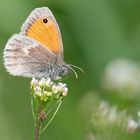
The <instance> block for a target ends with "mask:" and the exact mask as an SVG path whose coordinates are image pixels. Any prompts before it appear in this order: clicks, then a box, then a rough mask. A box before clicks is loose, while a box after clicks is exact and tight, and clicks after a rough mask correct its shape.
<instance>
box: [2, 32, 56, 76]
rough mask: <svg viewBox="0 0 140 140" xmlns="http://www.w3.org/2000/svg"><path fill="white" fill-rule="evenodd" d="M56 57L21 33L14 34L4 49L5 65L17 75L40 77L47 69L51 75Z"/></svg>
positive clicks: (11, 72)
mask: <svg viewBox="0 0 140 140" xmlns="http://www.w3.org/2000/svg"><path fill="white" fill-rule="evenodd" d="M55 59H56V56H55V54H54V53H51V52H50V51H49V50H47V49H46V48H45V47H44V46H42V45H41V44H39V43H37V42H35V41H34V40H32V39H31V38H28V37H25V36H22V35H20V34H16V35H13V36H12V37H11V38H10V39H9V41H8V42H7V44H6V47H5V50H4V65H5V67H6V69H7V71H8V72H9V73H10V74H12V75H17V76H25V77H33V76H34V77H38V78H40V77H43V76H44V73H43V72H45V71H47V70H48V75H49V69H50V67H51V65H54V63H55V61H56V60H55ZM44 70H45V71H44ZM45 76H47V75H45Z"/></svg>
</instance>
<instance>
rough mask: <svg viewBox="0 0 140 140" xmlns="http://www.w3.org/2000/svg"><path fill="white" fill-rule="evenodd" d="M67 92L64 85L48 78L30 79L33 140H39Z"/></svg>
mask: <svg viewBox="0 0 140 140" xmlns="http://www.w3.org/2000/svg"><path fill="white" fill-rule="evenodd" d="M67 92H68V88H67V87H66V84H63V83H60V82H53V81H52V80H51V79H50V78H48V79H44V78H42V79H41V80H37V79H35V78H33V79H32V81H31V107H32V113H33V119H34V125H35V140H39V136H40V134H41V133H42V132H44V131H45V130H46V128H47V127H48V126H49V124H50V123H51V121H52V120H53V118H54V117H55V115H56V113H57V112H58V110H59V108H60V106H61V103H62V99H63V97H64V96H66V95H67Z"/></svg>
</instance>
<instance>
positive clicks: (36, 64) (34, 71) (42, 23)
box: [4, 7, 80, 79]
mask: <svg viewBox="0 0 140 140" xmlns="http://www.w3.org/2000/svg"><path fill="white" fill-rule="evenodd" d="M4 65H5V67H6V69H7V71H8V72H9V73H10V74H12V75H16V76H25V77H36V78H42V77H44V78H47V77H50V78H51V79H56V78H57V77H59V76H65V75H67V74H68V73H69V72H70V71H71V70H72V71H73V72H74V73H75V75H76V77H77V74H76V72H75V71H74V70H73V69H72V68H71V67H70V66H73V67H76V66H74V65H71V64H66V63H65V62H64V61H63V43H62V38H61V33H60V30H59V26H58V24H57V22H56V20H55V18H54V16H53V14H52V12H51V11H50V10H49V8H47V7H42V8H36V9H35V10H33V11H32V12H31V14H30V15H29V17H28V18H27V20H26V21H25V23H24V24H23V25H22V27H21V32H20V33H19V34H14V35H13V36H12V37H11V38H10V39H9V40H8V42H7V44H6V46H5V49H4ZM76 68H78V67H76ZM78 69H80V68H78Z"/></svg>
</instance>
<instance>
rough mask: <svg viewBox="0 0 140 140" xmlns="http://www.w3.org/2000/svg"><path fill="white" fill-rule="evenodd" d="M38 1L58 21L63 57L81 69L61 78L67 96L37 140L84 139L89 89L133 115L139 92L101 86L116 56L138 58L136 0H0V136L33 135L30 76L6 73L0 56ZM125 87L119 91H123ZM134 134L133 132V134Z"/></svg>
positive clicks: (26, 138) (17, 139) (24, 138)
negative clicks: (50, 11)
mask: <svg viewBox="0 0 140 140" xmlns="http://www.w3.org/2000/svg"><path fill="white" fill-rule="evenodd" d="M42 6H47V7H49V8H50V9H51V10H52V12H53V13H54V15H55V17H56V19H57V21H58V24H59V26H60V30H61V33H62V38H63V44H64V55H65V61H66V62H67V63H71V64H74V65H77V66H80V67H81V68H83V69H84V71H85V74H82V73H80V72H78V75H79V78H78V79H75V77H74V76H71V77H69V78H67V79H66V80H65V82H66V83H67V85H68V87H69V93H68V96H67V97H66V98H65V99H64V102H63V104H62V107H61V109H60V111H59V113H58V114H57V116H56V118H55V119H54V121H53V122H52V124H51V125H50V126H49V128H48V129H47V131H46V133H44V134H43V135H42V137H41V139H42V140H43V139H44V140H45V139H49V140H55V139H57V140H65V139H66V140H85V139H86V138H85V136H86V133H87V125H86V123H85V122H86V121H87V120H86V119H83V118H84V117H83V116H84V115H85V114H84V113H81V105H80V104H81V99H83V98H86V95H87V94H88V93H89V92H93V96H94V95H95V94H96V95H97V96H99V97H100V100H106V101H107V102H109V103H110V104H111V105H115V106H118V108H119V109H120V110H124V109H126V110H127V111H128V114H130V115H132V116H134V117H135V116H136V114H137V112H138V111H139V110H140V95H139V94H137V95H136V96H135V97H133V98H131V99H130V98H129V99H128V98H124V97H122V96H121V94H118V92H120V91H117V90H116V89H115V90H114V89H113V90H109V89H106V88H104V86H102V79H103V75H104V72H105V69H106V67H107V66H108V64H109V63H110V62H112V61H113V60H115V59H118V58H125V59H130V60H133V62H136V63H137V65H139V63H140V1H139V0H133V1H132V0H69V1H67V0H24V1H22V0H0V54H1V61H0V140H31V139H33V135H34V132H33V121H32V114H31V108H30V89H29V86H30V85H29V83H30V79H27V78H22V77H13V76H10V75H9V74H8V73H7V72H6V70H5V68H4V66H3V58H2V56H3V49H4V47H5V43H6V42H7V40H8V38H9V37H10V36H11V35H12V34H13V33H18V32H19V31H20V27H21V25H22V23H23V22H24V21H25V19H26V18H27V16H28V15H29V13H30V12H31V11H32V10H33V9H34V8H36V7H42ZM138 75H139V74H138ZM139 82H140V81H139ZM130 86H131V84H130ZM127 91H128V90H123V92H126V96H127ZM95 92H96V93H95ZM112 92H113V94H112ZM136 92H138V93H140V90H137V91H136ZM129 94H133V90H132V91H131V93H129ZM82 104H83V105H82V107H83V106H84V107H86V106H87V107H91V108H94V107H96V106H94V100H93V102H92V101H91V105H88V101H85V102H84V101H82ZM79 108H80V109H79ZM87 119H89V120H90V117H89V118H87ZM139 138H140V135H139V134H137V133H136V134H135V135H134V139H139ZM92 140H93V139H92ZM112 140H113V139H112Z"/></svg>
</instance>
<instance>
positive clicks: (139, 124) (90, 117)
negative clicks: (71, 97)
mask: <svg viewBox="0 0 140 140" xmlns="http://www.w3.org/2000/svg"><path fill="white" fill-rule="evenodd" d="M85 104H86V106H85ZM79 109H80V112H81V114H82V116H83V115H84V116H83V117H84V118H83V119H84V120H85V122H86V129H87V131H88V132H87V134H86V138H85V139H86V140H133V139H134V138H133V136H134V134H136V132H137V130H138V129H139V128H140V113H138V119H137V120H135V119H134V118H133V117H131V116H130V115H127V112H126V110H124V111H120V110H119V109H118V107H117V106H114V105H113V106H111V105H110V104H109V103H108V102H107V101H105V100H101V99H100V98H99V96H97V93H95V92H94V93H89V94H86V96H85V97H83V98H82V99H81V101H80V104H79Z"/></svg>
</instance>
